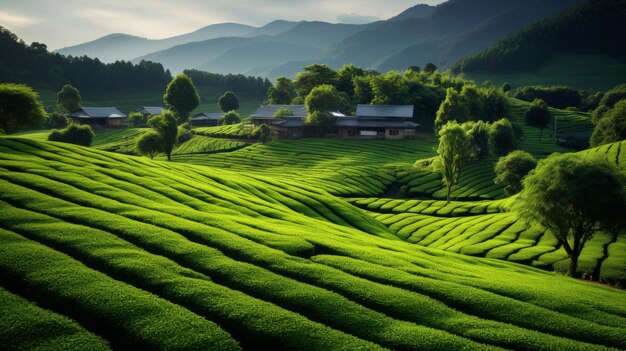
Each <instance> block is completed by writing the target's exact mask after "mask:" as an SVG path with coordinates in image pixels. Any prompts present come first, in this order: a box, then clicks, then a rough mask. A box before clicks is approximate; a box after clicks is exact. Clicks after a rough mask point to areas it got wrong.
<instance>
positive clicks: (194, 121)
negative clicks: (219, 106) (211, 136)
mask: <svg viewBox="0 0 626 351" xmlns="http://www.w3.org/2000/svg"><path fill="white" fill-rule="evenodd" d="M220 117H222V114H221V113H217V112H201V113H198V114H197V115H195V116H193V117H192V118H191V121H190V123H191V125H192V126H194V127H212V126H216V125H217V124H218V123H219V120H220Z"/></svg>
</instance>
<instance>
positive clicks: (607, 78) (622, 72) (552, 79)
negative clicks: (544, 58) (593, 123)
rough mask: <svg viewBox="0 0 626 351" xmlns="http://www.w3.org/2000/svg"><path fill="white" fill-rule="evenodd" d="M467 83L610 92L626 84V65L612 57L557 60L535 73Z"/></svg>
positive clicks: (475, 76)
mask: <svg viewBox="0 0 626 351" xmlns="http://www.w3.org/2000/svg"><path fill="white" fill-rule="evenodd" d="M463 76H464V77H465V78H467V79H471V80H474V81H476V82H479V83H480V82H483V81H486V80H489V81H492V82H493V83H495V84H496V85H502V84H503V83H505V82H508V83H509V84H511V86H512V87H513V88H517V87H520V86H526V85H543V86H553V85H566V86H569V87H572V88H575V89H582V90H591V91H607V90H610V89H611V88H613V87H615V86H616V85H618V84H622V83H624V81H626V63H625V62H623V61H620V60H618V59H615V58H613V57H609V56H602V55H574V56H558V57H555V58H554V59H552V60H550V61H549V62H548V63H547V64H545V65H544V66H543V67H541V68H540V69H538V70H536V71H532V72H525V73H510V74H491V73H478V72H472V73H466V74H464V75H463Z"/></svg>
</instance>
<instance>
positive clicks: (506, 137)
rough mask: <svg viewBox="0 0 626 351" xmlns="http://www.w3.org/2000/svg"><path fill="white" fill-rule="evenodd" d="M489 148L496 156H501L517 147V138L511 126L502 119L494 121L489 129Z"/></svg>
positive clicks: (507, 121) (506, 120)
mask: <svg viewBox="0 0 626 351" xmlns="http://www.w3.org/2000/svg"><path fill="white" fill-rule="evenodd" d="M489 147H490V148H491V152H492V153H493V154H494V155H496V156H503V155H506V154H508V153H509V152H511V151H513V150H515V148H516V147H517V137H516V136H515V130H514V129H513V124H511V122H510V121H509V120H508V119H506V118H502V119H500V120H498V121H495V122H494V123H493V124H492V125H491V128H489Z"/></svg>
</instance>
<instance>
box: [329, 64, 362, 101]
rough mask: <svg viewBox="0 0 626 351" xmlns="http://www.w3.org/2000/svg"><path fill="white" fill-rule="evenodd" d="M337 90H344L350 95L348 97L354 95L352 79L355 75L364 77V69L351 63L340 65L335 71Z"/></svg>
mask: <svg viewBox="0 0 626 351" xmlns="http://www.w3.org/2000/svg"><path fill="white" fill-rule="evenodd" d="M337 74H338V77H337V84H336V87H337V90H339V91H342V92H345V93H346V94H348V96H350V99H352V98H353V97H354V83H353V81H354V79H355V78H357V77H364V76H365V75H367V72H365V70H364V69H362V68H360V67H357V66H355V65H353V64H346V65H343V66H341V68H340V69H339V71H337Z"/></svg>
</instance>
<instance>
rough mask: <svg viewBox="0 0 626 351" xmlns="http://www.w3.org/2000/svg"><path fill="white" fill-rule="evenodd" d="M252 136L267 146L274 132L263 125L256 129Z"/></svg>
mask: <svg viewBox="0 0 626 351" xmlns="http://www.w3.org/2000/svg"><path fill="white" fill-rule="evenodd" d="M250 136H251V137H252V138H254V139H256V140H258V141H260V142H261V143H263V144H265V143H267V142H268V141H270V139H271V138H272V130H271V129H270V127H268V126H267V124H265V123H263V124H261V125H260V126H258V127H256V128H254V130H253V131H252V133H250Z"/></svg>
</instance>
